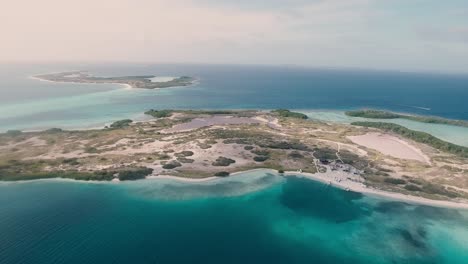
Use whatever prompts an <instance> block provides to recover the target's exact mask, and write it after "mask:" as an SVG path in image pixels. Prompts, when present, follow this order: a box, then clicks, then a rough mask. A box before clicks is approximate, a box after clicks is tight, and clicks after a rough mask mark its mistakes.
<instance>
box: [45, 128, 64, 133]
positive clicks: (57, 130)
mask: <svg viewBox="0 0 468 264" xmlns="http://www.w3.org/2000/svg"><path fill="white" fill-rule="evenodd" d="M44 132H46V133H60V132H63V129H61V128H56V127H54V128H49V129H47V130H45V131H44Z"/></svg>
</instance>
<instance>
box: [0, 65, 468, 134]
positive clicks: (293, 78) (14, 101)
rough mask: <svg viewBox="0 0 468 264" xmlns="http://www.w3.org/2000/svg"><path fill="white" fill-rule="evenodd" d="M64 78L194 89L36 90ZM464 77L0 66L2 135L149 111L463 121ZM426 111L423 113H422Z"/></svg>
mask: <svg viewBox="0 0 468 264" xmlns="http://www.w3.org/2000/svg"><path fill="white" fill-rule="evenodd" d="M64 70H88V71H90V72H92V73H94V74H96V75H105V76H122V75H143V74H155V75H159V76H179V75H190V76H194V77H197V78H199V79H200V82H199V84H198V85H196V86H191V87H184V88H172V89H166V90H159V91H154V90H152V91H148V90H141V89H138V90H135V89H134V90H124V89H122V88H121V86H117V85H77V84H63V83H60V84H57V83H49V82H40V81H37V80H32V79H27V78H26V77H27V76H30V75H33V74H38V73H44V72H52V71H64ZM467 100H468V76H457V75H438V74H419V73H397V72H378V71H351V70H321V69H307V68H298V67H267V66H223V65H110V64H109V65H32V66H22V65H3V66H1V67H0V103H1V105H0V123H1V124H2V125H1V127H0V128H1V129H2V130H6V129H15V128H19V129H42V128H48V127H53V126H60V127H83V126H96V125H101V124H102V123H105V122H110V121H114V120H118V119H122V118H128V117H130V118H138V117H141V113H142V112H144V111H145V110H147V109H150V108H157V109H163V108H172V109H245V108H248V109H275V108H289V109H303V110H311V109H328V110H346V109H354V108H363V107H372V108H382V109H388V110H393V111H401V112H409V113H417V114H424V115H437V116H442V117H447V118H455V119H465V120H468V104H466V101H467ZM422 108H424V109H426V110H424V109H422Z"/></svg>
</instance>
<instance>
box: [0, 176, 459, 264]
mask: <svg viewBox="0 0 468 264" xmlns="http://www.w3.org/2000/svg"><path fill="white" fill-rule="evenodd" d="M0 202H1V204H2V206H1V207H0V234H2V235H1V236H0V263H2V264H3V263H4V264H9V263H15V264H16V263H35V264H41V263H356V264H357V263H454V264H456V263H466V260H467V259H468V213H467V212H466V211H458V210H452V209H440V208H433V207H427V206H416V205H410V204H405V203H400V202H392V201H387V200H381V199H376V198H371V197H366V196H363V195H361V194H358V193H353V192H346V191H342V190H339V189H335V188H333V187H329V186H326V185H323V184H321V183H318V182H314V181H311V180H308V179H303V178H299V177H288V178H284V177H280V176H278V175H275V174H269V173H268V172H265V171H260V172H253V173H247V174H243V175H238V176H232V177H229V178H226V179H223V180H218V181H213V182H205V183H196V184H194V183H181V182H175V181H171V180H146V181H137V182H131V183H123V184H103V183H76V182H70V181H50V180H46V181H34V182H27V183H2V184H0Z"/></svg>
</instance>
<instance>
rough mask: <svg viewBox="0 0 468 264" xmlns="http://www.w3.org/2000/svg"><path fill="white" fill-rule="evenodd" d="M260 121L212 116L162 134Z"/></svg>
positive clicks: (195, 120) (164, 131) (163, 131)
mask: <svg viewBox="0 0 468 264" xmlns="http://www.w3.org/2000/svg"><path fill="white" fill-rule="evenodd" d="M259 123H260V121H259V120H256V119H253V118H248V117H233V116H211V117H206V118H195V119H192V120H191V121H190V122H187V123H182V124H178V125H175V126H173V127H171V128H169V129H164V130H161V132H162V133H174V132H187V131H191V130H195V129H198V128H202V127H208V126H214V125H242V124H259Z"/></svg>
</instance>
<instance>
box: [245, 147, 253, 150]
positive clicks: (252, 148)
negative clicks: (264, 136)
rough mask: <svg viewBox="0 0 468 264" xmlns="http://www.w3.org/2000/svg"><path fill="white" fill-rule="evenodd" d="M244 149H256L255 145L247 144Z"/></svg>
mask: <svg viewBox="0 0 468 264" xmlns="http://www.w3.org/2000/svg"><path fill="white" fill-rule="evenodd" d="M244 149H245V150H252V149H254V147H253V146H245V147H244Z"/></svg>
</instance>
